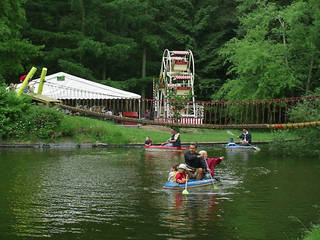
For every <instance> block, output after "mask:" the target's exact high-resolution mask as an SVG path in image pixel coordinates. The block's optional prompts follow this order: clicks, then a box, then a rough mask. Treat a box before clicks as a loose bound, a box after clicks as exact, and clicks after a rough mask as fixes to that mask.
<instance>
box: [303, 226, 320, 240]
mask: <svg viewBox="0 0 320 240" xmlns="http://www.w3.org/2000/svg"><path fill="white" fill-rule="evenodd" d="M319 239H320V225H316V226H314V227H313V228H312V229H311V230H310V231H308V232H307V234H306V236H305V237H304V238H303V239H302V240H319Z"/></svg>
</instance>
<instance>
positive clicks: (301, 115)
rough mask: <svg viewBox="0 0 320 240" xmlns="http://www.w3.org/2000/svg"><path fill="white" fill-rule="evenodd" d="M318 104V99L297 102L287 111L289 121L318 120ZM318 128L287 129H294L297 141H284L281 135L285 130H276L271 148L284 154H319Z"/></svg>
mask: <svg viewBox="0 0 320 240" xmlns="http://www.w3.org/2000/svg"><path fill="white" fill-rule="evenodd" d="M319 105H320V100H316V101H315V102H313V103H311V104H310V102H307V101H305V102H303V103H299V104H298V105H297V106H295V107H294V108H292V109H290V110H289V111H288V116H289V119H290V122H293V123H298V122H313V121H320V109H319V108H318V107H316V106H319ZM319 130H320V128H319V127H305V128H301V129H292V130H287V131H294V132H295V134H296V135H298V136H299V140H298V141H290V142H287V141H284V139H283V136H284V134H285V132H284V131H283V130H282V131H281V132H279V131H277V132H276V134H275V139H274V142H273V143H272V145H271V148H272V149H273V150H275V151H278V152H279V151H281V152H284V153H286V154H295V155H296V154H300V155H308V156H311V155H312V156H317V157H319V156H320V141H318V139H319V138H320V131H319Z"/></svg>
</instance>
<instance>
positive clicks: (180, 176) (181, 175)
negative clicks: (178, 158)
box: [176, 163, 188, 183]
mask: <svg viewBox="0 0 320 240" xmlns="http://www.w3.org/2000/svg"><path fill="white" fill-rule="evenodd" d="M186 171H188V168H187V166H186V165H185V164H184V163H181V164H180V165H179V167H178V173H177V175H176V182H177V183H185V182H186V181H187V180H188V175H187V173H186Z"/></svg>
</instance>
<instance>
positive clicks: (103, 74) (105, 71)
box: [101, 61, 107, 80]
mask: <svg viewBox="0 0 320 240" xmlns="http://www.w3.org/2000/svg"><path fill="white" fill-rule="evenodd" d="M102 64H103V65H102V76H101V77H102V80H106V77H107V67H106V62H105V61H103V63H102Z"/></svg>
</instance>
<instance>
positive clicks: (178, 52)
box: [171, 51, 189, 55]
mask: <svg viewBox="0 0 320 240" xmlns="http://www.w3.org/2000/svg"><path fill="white" fill-rule="evenodd" d="M171 53H172V54H173V55H188V54H189V52H188V51H171Z"/></svg>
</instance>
